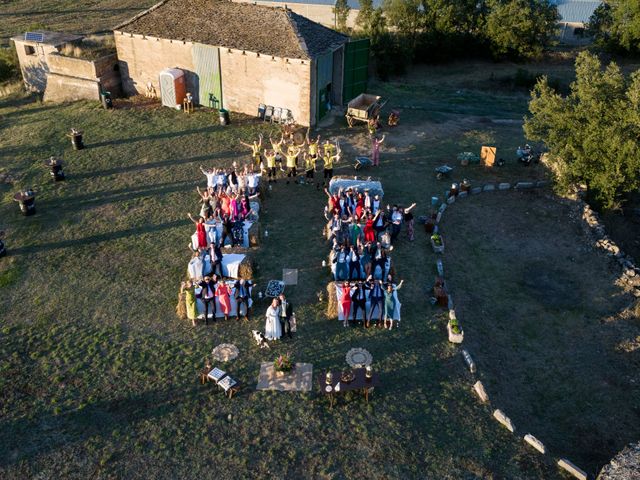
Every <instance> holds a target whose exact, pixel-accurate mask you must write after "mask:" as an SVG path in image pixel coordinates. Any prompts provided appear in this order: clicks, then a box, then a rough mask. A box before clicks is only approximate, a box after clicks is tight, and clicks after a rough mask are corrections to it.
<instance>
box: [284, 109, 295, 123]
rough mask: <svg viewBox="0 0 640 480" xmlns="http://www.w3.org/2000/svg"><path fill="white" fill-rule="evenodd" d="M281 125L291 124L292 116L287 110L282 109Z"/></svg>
mask: <svg viewBox="0 0 640 480" xmlns="http://www.w3.org/2000/svg"><path fill="white" fill-rule="evenodd" d="M281 118H282V120H281V121H282V123H293V114H292V113H291V110H289V109H288V108H283V109H282V117H281Z"/></svg>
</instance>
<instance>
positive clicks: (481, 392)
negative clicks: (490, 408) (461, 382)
mask: <svg viewBox="0 0 640 480" xmlns="http://www.w3.org/2000/svg"><path fill="white" fill-rule="evenodd" d="M473 389H474V390H475V392H476V394H478V397H479V398H480V401H481V402H482V403H487V402H488V401H489V395H487V392H486V391H485V389H484V385H482V382H481V381H480V380H478V381H477V382H476V383H474V384H473Z"/></svg>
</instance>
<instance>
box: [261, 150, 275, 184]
mask: <svg viewBox="0 0 640 480" xmlns="http://www.w3.org/2000/svg"><path fill="white" fill-rule="evenodd" d="M264 158H265V160H266V161H267V172H268V178H269V180H268V183H271V182H273V183H276V152H275V151H274V150H265V152H264Z"/></svg>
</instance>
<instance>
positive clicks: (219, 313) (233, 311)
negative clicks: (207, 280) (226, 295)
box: [195, 280, 253, 318]
mask: <svg viewBox="0 0 640 480" xmlns="http://www.w3.org/2000/svg"><path fill="white" fill-rule="evenodd" d="M225 283H226V284H227V285H229V286H230V287H231V290H232V292H231V295H230V300H231V310H230V311H229V316H230V317H237V316H238V304H237V302H236V299H235V298H234V297H235V294H236V289H235V287H234V285H235V283H236V281H235V280H227V281H226V282H225ZM195 291H196V309H197V311H198V315H199V316H200V315H203V316H204V303H202V299H201V298H198V297H199V294H200V292H201V291H202V288H200V287H196V290H195ZM252 293H253V286H250V287H249V302H248V303H249V308H251V305H253V300H252V299H251V295H252ZM240 313H241V314H242V315H244V314H245V311H244V306H243V307H242V311H241V312H240ZM218 317H224V314H223V313H222V308H221V307H220V302H219V301H218V298H217V297H216V318H218Z"/></svg>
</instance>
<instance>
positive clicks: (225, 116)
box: [219, 108, 230, 126]
mask: <svg viewBox="0 0 640 480" xmlns="http://www.w3.org/2000/svg"><path fill="white" fill-rule="evenodd" d="M219 118H220V125H223V126H224V125H229V123H230V121H229V112H228V111H227V110H225V109H224V108H221V109H220V112H219Z"/></svg>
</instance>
